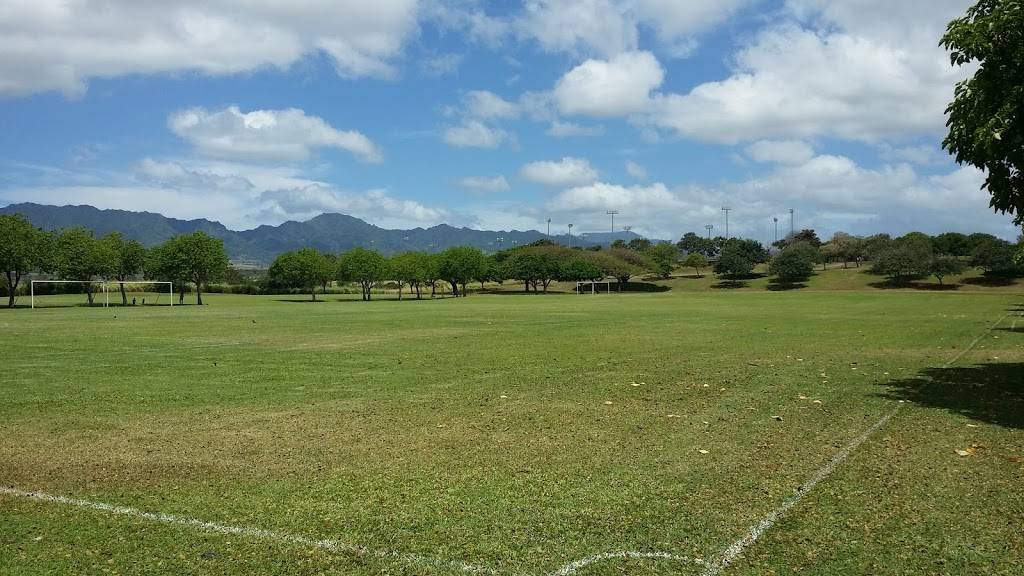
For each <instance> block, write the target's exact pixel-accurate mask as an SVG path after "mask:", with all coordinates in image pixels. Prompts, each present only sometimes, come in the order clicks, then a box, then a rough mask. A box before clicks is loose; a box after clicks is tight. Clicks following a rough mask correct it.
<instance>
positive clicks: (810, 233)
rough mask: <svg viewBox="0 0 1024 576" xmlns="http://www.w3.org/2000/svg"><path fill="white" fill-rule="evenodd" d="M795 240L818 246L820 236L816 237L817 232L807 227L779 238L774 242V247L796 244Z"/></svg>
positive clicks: (819, 244)
mask: <svg viewBox="0 0 1024 576" xmlns="http://www.w3.org/2000/svg"><path fill="white" fill-rule="evenodd" d="M797 242H805V243H807V244H810V245H811V246H813V247H815V248H818V247H819V246H821V238H818V233H817V232H815V231H814V230H811V229H809V228H807V229H804V230H801V231H799V232H797V233H795V234H790V235H788V236H786V237H785V238H783V239H782V240H779V241H778V242H776V243H775V244H774V246H775V247H776V248H785V247H786V246H789V245H790V244H796V243H797Z"/></svg>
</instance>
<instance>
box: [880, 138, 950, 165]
mask: <svg viewBox="0 0 1024 576" xmlns="http://www.w3.org/2000/svg"><path fill="white" fill-rule="evenodd" d="M878 148H879V151H878V155H879V157H880V158H882V159H883V160H888V161H890V162H910V163H911V164H918V165H921V166H933V165H937V164H942V163H943V162H948V161H949V160H950V156H949V155H948V154H946V153H945V152H944V151H943V150H941V149H940V148H939V147H938V146H934V145H933V146H928V145H926V144H922V145H919V146H901V147H893V146H891V145H889V144H886V143H883V144H881V145H879V147H878Z"/></svg>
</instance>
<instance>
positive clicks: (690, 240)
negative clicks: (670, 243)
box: [676, 232, 718, 258]
mask: <svg viewBox="0 0 1024 576" xmlns="http://www.w3.org/2000/svg"><path fill="white" fill-rule="evenodd" d="M676 246H678V247H679V250H680V251H682V252H683V253H684V254H693V253H698V254H702V255H703V256H704V257H705V258H714V257H715V254H717V253H718V249H717V248H716V245H715V242H714V241H713V240H711V239H710V238H704V237H703V236H698V235H697V234H695V233H693V232H687V233H686V234H683V237H682V238H681V239H680V240H679V242H677V243H676Z"/></svg>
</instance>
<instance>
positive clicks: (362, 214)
mask: <svg viewBox="0 0 1024 576" xmlns="http://www.w3.org/2000/svg"><path fill="white" fill-rule="evenodd" d="M259 199H260V201H261V202H262V203H263V212H264V213H265V214H274V215H276V216H278V218H280V219H285V218H288V219H300V220H305V219H309V218H312V217H314V216H316V215H318V214H323V213H325V212H340V213H343V214H349V215H352V216H356V217H357V218H363V219H365V220H368V221H372V222H374V223H377V224H378V225H385V226H417V225H421V224H437V223H439V222H441V221H443V220H444V218H445V217H446V216H447V212H446V211H444V210H441V209H437V208H430V207H427V206H424V205H423V204H420V203H419V202H416V201H415V200H401V199H397V198H394V197H392V196H391V195H390V194H388V192H387V191H385V190H370V191H368V192H362V193H352V192H347V191H344V190H339V189H337V188H334V187H332V186H329V185H326V184H322V183H313V184H309V185H307V186H303V187H301V188H289V189H282V190H266V191H264V192H263V193H261V194H260V198H259Z"/></svg>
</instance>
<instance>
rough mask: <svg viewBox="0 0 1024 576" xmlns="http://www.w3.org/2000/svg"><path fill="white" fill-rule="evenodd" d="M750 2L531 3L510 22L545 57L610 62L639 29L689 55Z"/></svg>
mask: <svg viewBox="0 0 1024 576" xmlns="http://www.w3.org/2000/svg"><path fill="white" fill-rule="evenodd" d="M750 2H751V0H686V1H680V0H536V1H531V2H527V4H526V7H525V10H524V11H523V14H522V15H521V16H520V17H519V18H518V20H517V22H516V28H517V31H518V33H519V35H520V36H521V37H526V38H532V39H534V40H536V42H537V43H538V44H539V45H540V47H541V48H543V49H544V50H547V51H549V52H568V53H570V54H574V55H576V54H583V55H597V56H602V57H606V58H609V57H613V56H615V55H617V54H620V53H622V52H630V51H634V50H636V49H637V46H638V43H639V38H640V35H641V33H640V28H641V27H646V28H649V29H651V30H653V31H654V32H655V34H656V36H657V38H658V40H659V41H660V42H661V44H662V45H663V47H664V48H665V49H667V50H668V51H669V52H670V53H672V54H674V55H677V56H685V55H687V54H689V52H690V51H691V50H692V48H693V46H694V45H695V43H696V38H697V37H698V36H699V35H700V34H702V33H703V32H705V31H707V30H708V29H710V28H712V27H714V26H715V25H717V24H720V23H721V22H722V21H724V20H725V19H726V18H727V17H728V16H730V15H731V14H733V13H735V12H736V10H737V9H738V8H740V7H741V6H744V5H746V4H749V3H750Z"/></svg>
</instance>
